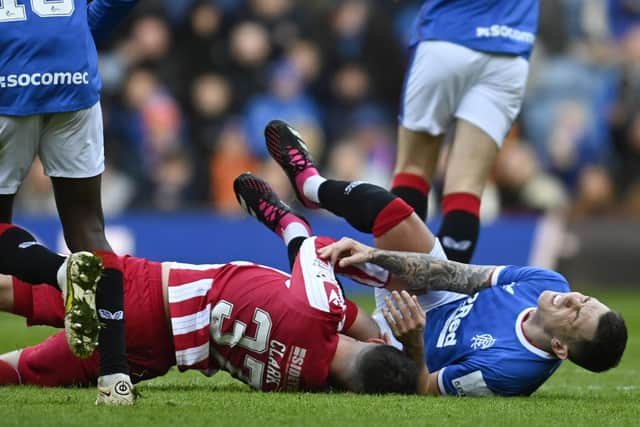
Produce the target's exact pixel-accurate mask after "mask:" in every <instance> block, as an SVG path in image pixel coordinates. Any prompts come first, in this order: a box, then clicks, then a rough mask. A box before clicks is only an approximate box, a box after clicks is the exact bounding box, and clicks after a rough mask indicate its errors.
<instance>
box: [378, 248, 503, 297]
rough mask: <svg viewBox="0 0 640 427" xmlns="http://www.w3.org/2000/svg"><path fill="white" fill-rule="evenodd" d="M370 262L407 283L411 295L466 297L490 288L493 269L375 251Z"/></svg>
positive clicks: (428, 257)
mask: <svg viewBox="0 0 640 427" xmlns="http://www.w3.org/2000/svg"><path fill="white" fill-rule="evenodd" d="M369 262H371V263H373V264H377V265H379V266H380V267H383V268H385V269H387V270H389V272H391V273H392V274H394V275H395V276H396V277H398V278H399V279H401V280H403V281H404V282H406V283H407V286H408V287H409V289H410V290H411V291H424V290H437V291H452V292H460V293H463V294H469V295H472V294H475V293H476V292H478V291H480V290H482V289H485V288H489V287H491V273H492V272H493V270H494V269H495V267H493V266H484V265H469V264H461V263H459V262H454V261H447V260H442V259H439V258H436V257H433V256H431V255H429V254H422V253H413V252H395V251H385V250H380V249H374V250H373V251H371V252H370V255H369Z"/></svg>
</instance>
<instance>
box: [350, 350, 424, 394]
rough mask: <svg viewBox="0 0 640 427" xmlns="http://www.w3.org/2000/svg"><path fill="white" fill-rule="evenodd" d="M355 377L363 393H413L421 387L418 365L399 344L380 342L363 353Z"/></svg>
mask: <svg viewBox="0 0 640 427" xmlns="http://www.w3.org/2000/svg"><path fill="white" fill-rule="evenodd" d="M355 380H356V383H357V384H358V389H359V391H360V392H361V393H367V394H386V393H399V394H414V393H416V391H417V387H418V366H417V365H416V363H415V362H414V361H413V360H412V359H410V358H409V356H407V355H406V354H404V353H403V352H402V351H400V350H398V349H397V348H394V347H392V346H390V345H377V346H375V347H372V348H371V349H369V350H367V351H365V352H363V354H362V355H361V356H360V360H358V362H357V365H356V378H355Z"/></svg>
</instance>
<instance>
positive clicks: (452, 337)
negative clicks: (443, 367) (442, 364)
mask: <svg viewBox="0 0 640 427" xmlns="http://www.w3.org/2000/svg"><path fill="white" fill-rule="evenodd" d="M478 295H479V294H475V295H474V296H472V297H469V298H467V299H466V300H465V301H464V302H463V303H462V305H460V306H459V307H458V308H457V309H456V310H455V311H454V312H453V313H452V314H451V315H450V316H449V318H448V319H447V321H446V322H444V326H443V327H442V330H441V331H440V335H439V336H438V342H437V343H436V347H437V348H443V347H449V346H452V345H456V343H457V342H458V341H457V338H456V333H457V332H458V328H459V327H460V323H461V321H462V319H464V318H465V317H467V315H468V314H469V312H470V311H471V309H472V308H473V304H474V303H475V302H476V299H477V298H478Z"/></svg>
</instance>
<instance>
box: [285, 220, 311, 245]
mask: <svg viewBox="0 0 640 427" xmlns="http://www.w3.org/2000/svg"><path fill="white" fill-rule="evenodd" d="M296 237H309V231H307V228H306V227H305V226H304V225H302V224H300V223H299V222H292V223H291V224H289V225H287V227H286V228H285V229H284V230H283V231H282V240H284V244H285V245H287V246H289V242H291V241H292V240H293V239H295V238H296Z"/></svg>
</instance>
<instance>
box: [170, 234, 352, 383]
mask: <svg viewBox="0 0 640 427" xmlns="http://www.w3.org/2000/svg"><path fill="white" fill-rule="evenodd" d="M327 240H328V239H327ZM326 243H327V242H324V241H323V240H322V238H310V239H307V240H306V241H305V242H304V243H303V245H302V247H301V249H300V256H299V257H298V259H297V261H296V264H295V265H294V268H293V272H292V274H291V276H290V275H288V274H286V273H284V272H281V271H279V270H275V269H273V268H270V267H266V266H262V265H257V264H252V263H247V262H234V263H229V264H216V265H191V264H179V263H174V264H173V265H172V266H171V270H170V273H169V287H168V299H169V310H170V314H171V325H172V328H173V337H174V344H175V350H176V363H177V365H178V367H179V369H180V370H186V369H201V370H204V371H208V372H212V371H215V370H218V369H223V370H225V371H228V372H230V373H231V374H232V375H233V376H234V377H236V378H238V379H240V380H242V381H244V382H245V383H247V384H249V385H251V386H252V387H254V388H256V389H260V390H265V391H280V390H320V389H323V388H325V387H326V383H327V377H328V374H329V367H330V364H331V361H332V360H333V357H334V355H335V351H336V348H337V344H338V332H339V331H340V330H341V328H342V325H343V323H344V320H345V319H344V317H345V302H344V298H343V295H342V291H341V289H340V286H339V285H338V283H337V281H336V279H335V276H334V273H333V267H332V265H331V264H330V263H328V262H326V261H323V260H321V259H319V258H318V257H317V255H316V248H317V247H318V246H317V245H323V244H326Z"/></svg>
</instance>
